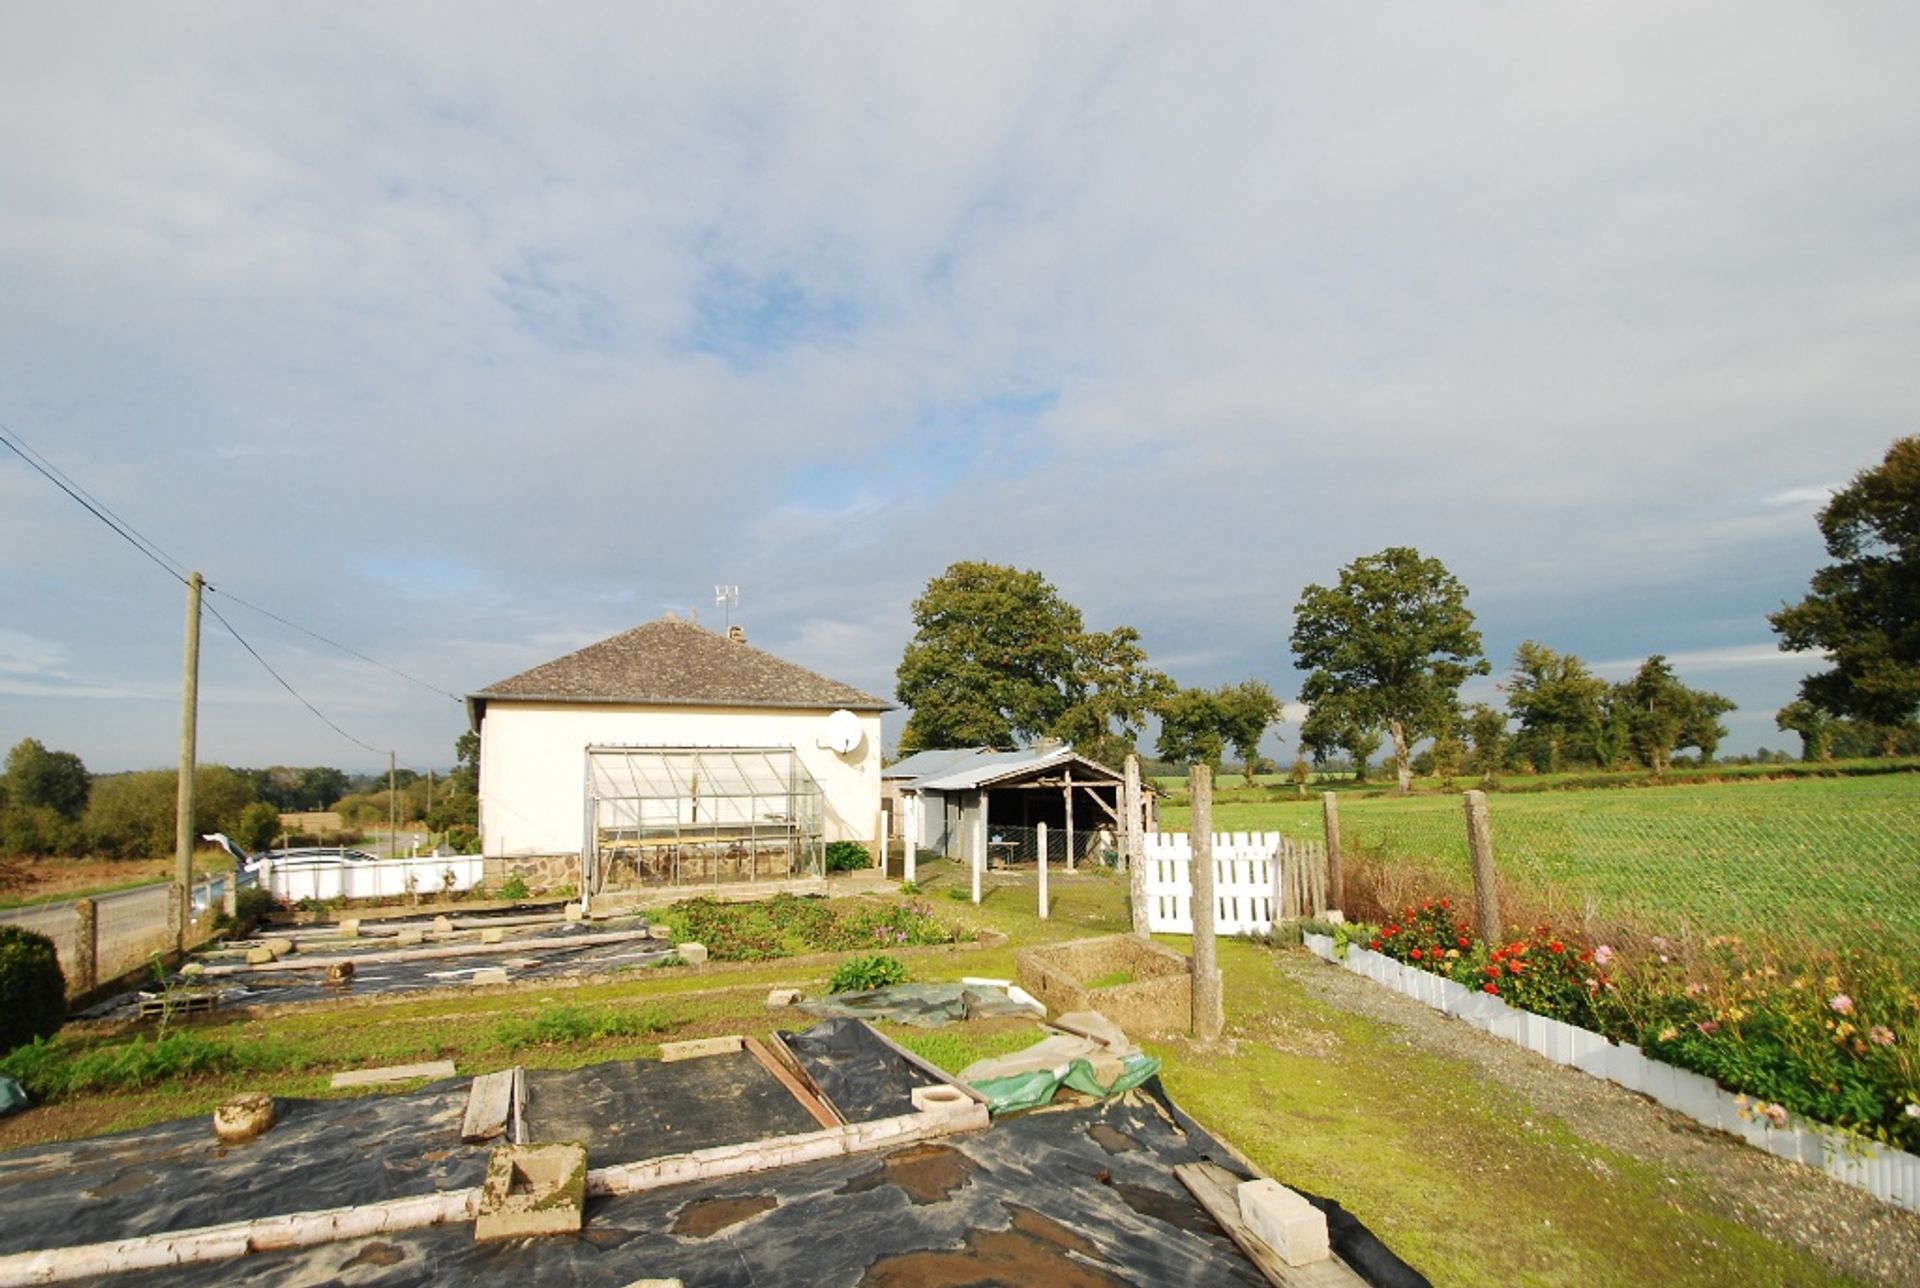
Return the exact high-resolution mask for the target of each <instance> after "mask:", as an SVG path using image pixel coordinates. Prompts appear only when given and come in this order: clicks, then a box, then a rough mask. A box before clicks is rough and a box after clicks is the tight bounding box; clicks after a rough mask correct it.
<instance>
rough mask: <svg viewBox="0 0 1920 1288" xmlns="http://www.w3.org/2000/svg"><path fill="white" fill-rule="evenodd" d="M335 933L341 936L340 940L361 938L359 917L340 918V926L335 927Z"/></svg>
mask: <svg viewBox="0 0 1920 1288" xmlns="http://www.w3.org/2000/svg"><path fill="white" fill-rule="evenodd" d="M335 931H336V932H337V933H338V934H339V936H340V938H342V939H358V938H360V918H358V917H342V918H340V924H339V925H338V926H337V927H335Z"/></svg>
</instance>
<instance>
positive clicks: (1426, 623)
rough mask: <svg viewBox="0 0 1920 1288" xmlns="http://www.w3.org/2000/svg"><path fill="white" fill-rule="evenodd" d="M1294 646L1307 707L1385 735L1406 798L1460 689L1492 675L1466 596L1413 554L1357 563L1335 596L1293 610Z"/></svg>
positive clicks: (1321, 593) (1436, 565)
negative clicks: (1417, 765)
mask: <svg viewBox="0 0 1920 1288" xmlns="http://www.w3.org/2000/svg"><path fill="white" fill-rule="evenodd" d="M1292 644H1293V655H1294V659H1295V661H1296V663H1297V664H1298V665H1299V667H1300V669H1301V670H1303V671H1307V672H1309V674H1308V676H1307V682H1306V684H1305V685H1304V686H1302V689H1301V698H1302V700H1303V701H1305V702H1306V703H1307V704H1308V706H1310V707H1311V706H1313V705H1315V704H1317V703H1320V702H1323V701H1326V700H1329V699H1333V700H1335V701H1337V702H1339V703H1340V704H1341V707H1342V709H1343V714H1344V718H1345V720H1346V722H1348V723H1351V724H1356V725H1360V726H1363V727H1368V728H1380V727H1381V726H1385V728H1386V730H1387V732H1388V734H1389V735H1390V736H1391V737H1392V738H1393V760H1394V768H1395V770H1396V771H1397V773H1398V775H1399V780H1400V793H1401V794H1402V795H1406V794H1407V793H1408V792H1410V791H1412V789H1413V768H1412V755H1411V749H1412V746H1413V744H1414V743H1415V742H1417V741H1418V740H1419V739H1420V738H1422V737H1424V736H1426V735H1428V734H1432V733H1439V732H1441V731H1444V730H1446V729H1448V728H1450V727H1451V726H1452V724H1453V722H1454V719H1455V714H1456V711H1457V708H1458V703H1459V692H1460V686H1461V685H1462V684H1463V683H1465V682H1466V679H1467V677H1468V676H1470V675H1485V674H1486V673H1487V671H1488V669H1489V668H1488V666H1487V660H1486V658H1484V657H1482V656H1481V654H1480V632H1479V631H1478V630H1476V629H1475V628H1474V625H1473V614H1472V613H1471V612H1470V611H1468V609H1467V588H1466V587H1465V586H1463V585H1461V584H1460V581H1459V579H1458V578H1456V577H1455V576H1454V575H1453V574H1452V573H1450V572H1448V571H1447V569H1446V566H1445V565H1444V564H1442V563H1441V562H1440V561H1439V560H1438V559H1428V558H1424V557H1423V556H1422V555H1421V554H1420V552H1419V551H1417V550H1415V549H1413V548H1412V547H1410V546H1393V547H1390V548H1389V549H1386V550H1383V551H1381V552H1380V553H1379V554H1377V555H1367V556H1363V557H1362V558H1359V559H1356V560H1354V561H1353V562H1352V563H1350V564H1348V565H1347V566H1346V567H1345V568H1342V569H1341V570H1340V584H1339V585H1338V586H1335V587H1332V588H1328V587H1325V586H1318V585H1310V586H1308V587H1307V588H1306V589H1305V590H1304V591H1302V592H1301V595H1300V603H1299V605H1298V606H1297V607H1296V608H1295V609H1294V625H1293V637H1292Z"/></svg>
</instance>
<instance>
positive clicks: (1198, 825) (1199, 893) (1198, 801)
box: [1187, 765, 1226, 1042]
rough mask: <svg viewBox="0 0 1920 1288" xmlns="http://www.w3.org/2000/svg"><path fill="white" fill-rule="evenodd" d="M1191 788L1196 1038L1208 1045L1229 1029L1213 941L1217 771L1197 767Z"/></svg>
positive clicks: (1190, 779) (1191, 775)
mask: <svg viewBox="0 0 1920 1288" xmlns="http://www.w3.org/2000/svg"><path fill="white" fill-rule="evenodd" d="M1187 785H1188V795H1189V796H1191V797H1192V800H1193V805H1192V811H1191V812H1192V815H1193V823H1192V825H1191V826H1192V829H1193V834H1192V837H1191V840H1192V842H1193V863H1192V865H1191V866H1192V873H1193V880H1192V886H1193V1036H1195V1037H1196V1038H1199V1039H1200V1040H1201V1041H1203V1042H1206V1041H1211V1040H1213V1039H1214V1038H1217V1037H1219V1036H1220V1030H1221V1029H1223V1028H1224V1027H1226V1013H1225V1004H1224V1001H1223V999H1222V998H1221V996H1220V956H1219V952H1218V946H1217V945H1216V944H1215V943H1214V938H1213V913H1214V895H1213V770H1212V769H1211V768H1209V767H1208V766H1206V765H1195V766H1194V767H1193V768H1192V770H1190V771H1189V773H1188V777H1187Z"/></svg>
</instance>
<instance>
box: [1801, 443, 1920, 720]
mask: <svg viewBox="0 0 1920 1288" xmlns="http://www.w3.org/2000/svg"><path fill="white" fill-rule="evenodd" d="M1819 524H1820V535H1821V536H1822V537H1823V538H1824V539H1825V541H1826V546H1827V553H1828V554H1829V555H1830V556H1832V558H1833V560H1834V562H1833V563H1830V564H1828V565H1827V566H1826V567H1824V568H1822V569H1820V570H1819V571H1818V572H1816V573H1814V574H1813V581H1812V585H1811V587H1810V589H1809V592H1808V594H1807V597H1806V598H1805V599H1803V600H1801V601H1800V602H1799V603H1797V604H1791V605H1788V606H1786V607H1783V608H1782V609H1781V610H1780V611H1779V612H1777V613H1774V614H1772V615H1771V616H1770V617H1768V619H1767V620H1768V621H1769V622H1770V623H1771V624H1772V626H1773V629H1774V630H1775V631H1776V632H1778V633H1779V635H1780V647H1781V648H1782V649H1783V650H1786V651H1788V652H1795V653H1800V652H1807V651H1811V650H1815V649H1823V650H1825V651H1826V652H1827V654H1828V656H1829V657H1830V658H1831V659H1832V661H1833V668H1832V669H1831V670H1828V671H1822V672H1820V673H1819V674H1818V675H1810V676H1808V677H1807V678H1806V679H1805V680H1802V681H1801V682H1800V696H1801V697H1803V698H1805V699H1806V700H1807V701H1808V702H1810V703H1812V704H1813V705H1814V706H1815V707H1817V708H1819V709H1820V710H1822V711H1825V712H1827V713H1829V714H1831V715H1836V716H1849V717H1852V718H1854V719H1856V720H1861V721H1865V722H1867V723H1870V724H1874V725H1879V726H1881V727H1883V728H1886V729H1888V730H1891V731H1898V730H1900V729H1903V728H1909V727H1911V726H1912V725H1913V723H1914V719H1915V716H1916V714H1920V437H1916V438H1903V439H1901V440H1899V441H1898V442H1896V443H1895V444H1894V445H1893V446H1892V447H1891V448H1890V449H1888V451H1887V456H1886V459H1885V460H1884V461H1882V462H1881V463H1880V464H1879V465H1878V466H1877V467H1875V468H1873V469H1870V470H1863V471H1861V472H1860V473H1859V474H1857V475H1855V476H1854V479H1853V482H1851V483H1849V484H1848V485H1847V486H1846V487H1844V488H1842V489H1841V490H1840V491H1838V492H1836V493H1834V495H1833V499H1832V500H1831V501H1829V502H1828V503H1827V504H1826V506H1825V508H1823V509H1822V510H1821V511H1820V515H1819ZM1892 741H1893V740H1892V739H1888V740H1886V744H1885V745H1889V746H1890V745H1891V744H1892Z"/></svg>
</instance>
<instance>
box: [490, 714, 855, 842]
mask: <svg viewBox="0 0 1920 1288" xmlns="http://www.w3.org/2000/svg"><path fill="white" fill-rule="evenodd" d="M829 714H830V709H828V708H825V707H822V708H820V709H818V710H798V711H786V710H777V709H774V710H769V709H765V708H747V707H632V706H612V705H601V704H593V703H579V704H575V703H562V702H502V701H498V700H494V701H489V702H488V703H487V705H486V711H485V714H484V715H483V716H482V717H481V721H480V833H481V839H482V841H483V843H484V845H485V849H486V852H487V853H488V854H491V855H515V854H578V853H579V852H580V849H581V847H582V845H583V844H584V841H585V836H586V823H585V818H586V774H587V748H588V747H589V746H631V747H792V748H793V749H794V750H795V751H796V752H797V753H799V757H800V763H801V764H803V765H805V766H806V768H807V772H808V773H810V774H812V775H813V777H814V780H815V781H816V782H818V783H819V784H820V789H821V791H822V792H824V793H825V796H826V800H825V808H826V817H825V820H824V824H825V826H824V833H825V839H827V840H829V841H863V842H866V843H867V844H869V845H871V844H872V842H873V835H874V828H875V826H876V824H877V823H878V821H879V814H880V717H879V715H878V714H877V713H875V714H860V713H856V714H859V718H860V728H861V731H862V732H863V733H865V735H866V738H865V740H864V741H863V742H861V744H860V745H859V746H858V747H856V748H855V749H854V750H853V751H852V752H851V753H850V754H848V755H845V756H842V755H839V754H837V753H835V752H832V751H828V750H827V749H825V748H824V747H819V746H816V745H815V743H816V741H817V739H818V738H819V736H820V733H821V731H822V727H823V723H824V721H825V720H826V718H827V716H828V715H829Z"/></svg>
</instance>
